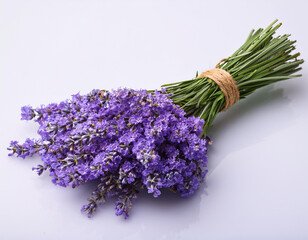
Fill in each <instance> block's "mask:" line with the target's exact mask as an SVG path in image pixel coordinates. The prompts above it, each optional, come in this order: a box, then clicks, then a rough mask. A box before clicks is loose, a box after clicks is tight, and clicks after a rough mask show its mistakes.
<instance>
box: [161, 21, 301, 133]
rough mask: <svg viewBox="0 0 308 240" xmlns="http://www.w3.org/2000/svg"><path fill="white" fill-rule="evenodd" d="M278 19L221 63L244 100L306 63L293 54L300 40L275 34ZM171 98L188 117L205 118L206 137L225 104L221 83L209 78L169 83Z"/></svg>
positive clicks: (168, 91)
mask: <svg viewBox="0 0 308 240" xmlns="http://www.w3.org/2000/svg"><path fill="white" fill-rule="evenodd" d="M276 22H277V20H275V21H274V22H273V23H272V24H270V25H269V26H268V27H267V28H266V29H261V28H260V29H258V30H257V31H255V30H252V31H251V32H250V34H249V36H248V38H247V40H246V42H245V43H244V44H243V45H242V46H241V47H240V48H239V49H238V50H237V51H236V52H235V53H234V54H233V55H232V56H230V57H228V58H227V59H224V60H223V61H222V62H221V63H219V64H218V66H217V68H221V69H224V70H225V71H227V72H228V73H230V74H231V76H232V77H233V79H234V80H235V82H236V84H237V86H238V90H239V93H240V99H242V98H245V97H246V96H248V95H249V94H251V93H253V92H254V91H255V90H256V89H258V88H261V87H264V86H266V85H269V84H272V83H275V82H278V81H282V80H286V79H290V78H294V77H300V76H301V75H293V74H294V73H295V72H297V71H299V70H300V69H301V67H300V65H301V64H302V63H303V62H304V61H303V60H302V59H300V60H299V59H297V57H298V56H299V55H300V54H299V53H295V54H293V53H292V52H293V50H294V49H295V46H294V43H295V42H296V41H291V40H289V36H290V35H289V34H285V35H283V36H278V37H273V35H274V34H275V32H276V30H277V29H278V28H279V27H280V26H281V23H279V24H276ZM162 87H163V88H165V89H166V92H167V93H168V94H171V96H170V98H172V99H173V102H174V103H175V104H177V105H180V106H181V107H182V108H183V109H184V110H185V112H186V114H187V116H197V117H200V118H202V119H204V120H205V124H204V128H203V132H202V136H201V137H203V136H205V135H206V132H207V130H208V129H209V127H210V126H211V124H212V122H213V121H214V119H215V117H216V115H217V114H218V113H219V112H220V111H221V109H222V108H223V107H224V105H225V97H224V94H223V92H222V91H221V90H220V88H219V86H218V85H217V84H216V83H215V82H214V81H213V80H211V79H209V78H195V79H192V80H187V81H182V82H177V83H171V84H165V85H163V86H162Z"/></svg>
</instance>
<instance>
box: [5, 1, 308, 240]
mask: <svg viewBox="0 0 308 240" xmlns="http://www.w3.org/2000/svg"><path fill="white" fill-rule="evenodd" d="M307 10H308V4H307V1H282V0H279V1H272V0H271V1H270V0H267V1H261V0H259V1H251V2H250V1H195V0H193V1H159V0H155V1H141V0H140V1H124V0H123V1H116V0H113V1H111V0H110V1H103V0H50V1H49V0H36V1H34V0H27V1H26V0H20V1H18V0H6V1H1V32H0V35H1V37H0V43H1V83H0V84H1V86H0V91H1V96H0V97H1V99H0V109H1V112H0V119H1V120H0V121H1V124H0V131H1V132H0V154H1V155H0V156H1V158H0V169H1V174H0V190H1V196H0V239H5V240H6V239H31V240H35V239H40V240H41V239H76V240H77V239H134V240H138V239H271V240H273V239H279V240H281V239H296V240H299V239H308V228H307V226H308V157H307V150H308V148H307V133H308V131H307V130H308V127H307V121H308V112H307V104H308V74H307V71H308V66H307V64H306V63H305V64H304V65H303V68H304V70H303V71H302V72H301V73H302V74H303V77H301V78H298V79H293V80H290V81H287V82H281V83H277V84H275V85H273V86H269V87H266V88H264V89H262V90H259V91H257V92H256V93H254V94H253V95H251V96H250V97H248V98H247V99H246V100H242V101H241V102H239V103H237V104H236V105H235V106H233V107H232V108H231V109H229V110H228V111H227V112H226V113H222V114H221V115H220V116H219V117H218V118H217V119H216V121H215V123H214V125H213V127H212V129H211V131H210V132H209V135H210V137H211V138H212V139H213V140H214V144H213V147H212V148H211V149H210V151H209V156H210V158H209V174H208V177H207V182H206V184H203V185H202V186H201V188H200V190H199V191H198V192H197V193H196V194H195V195H194V196H193V197H191V198H189V199H184V200H183V199H180V198H179V197H178V196H177V195H174V194H172V193H169V192H164V194H163V196H160V197H159V198H158V199H154V198H152V197H151V196H149V195H147V194H146V193H142V194H141V195H140V197H139V198H138V199H137V200H136V201H135V205H134V207H133V211H132V214H131V216H130V218H129V219H128V220H126V221H125V220H124V219H123V218H122V217H116V216H115V215H114V205H113V203H112V201H109V202H108V203H107V204H106V205H104V206H103V207H101V208H100V209H99V211H98V212H97V214H96V215H95V216H94V218H93V219H91V220H89V219H88V218H87V217H85V216H83V215H81V213H80V207H81V205H83V204H84V203H86V199H87V197H88V196H89V195H90V193H91V192H92V190H93V189H94V188H95V186H94V185H93V184H87V185H84V186H81V187H79V188H77V189H74V190H73V189H65V188H61V187H56V186H54V185H53V184H52V183H51V181H50V178H49V176H48V174H45V175H44V176H41V177H38V176H37V175H36V173H35V172H32V171H31V167H32V166H35V165H36V164H38V163H39V158H38V157H35V158H29V159H25V160H22V159H17V158H15V157H14V158H9V157H7V153H8V152H7V150H6V147H7V146H8V145H9V142H10V140H20V141H23V140H25V139H26V138H27V137H37V136H38V135H37V134H36V129H37V125H36V124H35V123H32V122H26V121H20V108H21V106H23V105H32V106H39V105H40V104H48V103H50V102H59V101H61V100H64V99H66V98H69V97H70V95H71V94H73V93H77V92H79V91H80V92H81V93H84V94H85V93H87V92H89V91H90V90H92V89H94V88H100V89H102V88H105V89H111V88H117V87H120V86H122V87H132V88H148V89H154V88H159V87H160V85H161V84H163V83H170V82H175V81H179V80H186V79H190V78H192V77H193V76H194V75H195V72H196V71H197V70H199V71H203V70H206V69H209V68H212V67H213V66H214V65H215V64H216V63H217V62H218V61H219V60H220V59H221V58H224V57H227V56H229V55H230V54H232V53H233V52H234V51H235V50H236V49H237V48H238V47H239V46H240V45H241V44H242V43H243V41H244V40H245V39H246V36H247V35H248V33H249V32H250V30H251V29H252V28H258V27H266V26H267V25H268V24H270V23H271V22H272V21H273V20H274V19H276V18H278V19H279V20H280V21H282V22H283V26H282V27H281V29H280V30H279V33H280V34H284V33H291V34H292V37H291V38H292V39H296V40H298V42H297V44H296V45H297V49H298V51H300V52H301V53H302V55H301V56H302V57H303V58H304V59H306V60H308V57H307V56H308V55H307V53H308V45H307V43H308V34H307V22H308V14H307Z"/></svg>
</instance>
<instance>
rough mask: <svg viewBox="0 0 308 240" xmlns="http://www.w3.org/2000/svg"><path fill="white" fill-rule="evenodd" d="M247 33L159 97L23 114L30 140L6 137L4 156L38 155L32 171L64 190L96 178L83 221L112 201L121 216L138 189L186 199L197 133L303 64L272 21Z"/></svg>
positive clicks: (131, 95)
mask: <svg viewBox="0 0 308 240" xmlns="http://www.w3.org/2000/svg"><path fill="white" fill-rule="evenodd" d="M276 22H277V20H276V21H275V22H273V23H272V24H271V25H270V26H269V27H267V28H266V29H264V30H263V29H258V30H257V31H252V32H251V33H250V34H249V36H248V38H247V40H246V42H245V43H244V44H243V45H242V46H241V47H240V48H239V49H238V50H237V51H236V52H235V53H234V54H233V55H232V56H231V57H229V58H226V59H223V60H222V61H221V62H219V63H218V64H217V66H216V67H215V68H214V69H212V70H208V71H205V72H203V73H202V74H201V75H199V76H198V75H197V76H196V78H194V79H192V80H188V81H183V82H179V83H173V84H166V85H164V86H162V87H163V88H162V89H161V90H159V91H157V90H155V91H147V90H133V89H126V88H120V89H118V90H111V91H107V90H93V91H92V92H90V93H89V94H86V95H80V94H79V93H78V94H75V95H73V96H72V99H70V100H66V101H63V102H60V103H58V104H56V103H52V104H49V105H47V106H41V107H38V108H32V107H30V106H24V107H22V109H21V111H22V113H21V117H22V119H23V120H34V121H36V122H37V123H38V124H39V129H38V133H39V135H40V139H30V138H28V139H26V141H25V142H24V143H23V144H19V143H18V142H17V141H11V144H10V147H9V148H8V150H10V151H11V152H10V154H9V156H12V155H16V156H18V157H21V158H25V157H28V156H32V155H34V154H39V155H40V157H41V160H42V164H40V165H38V166H37V167H34V168H33V170H35V171H36V172H37V173H38V175H41V174H42V173H43V172H44V171H47V170H48V171H49V175H50V176H51V178H52V182H53V183H54V184H56V185H60V186H63V187H67V186H71V187H73V188H75V187H77V186H79V185H80V184H83V183H86V182H88V181H93V180H98V185H97V188H96V190H95V191H94V192H93V193H92V196H91V197H90V198H89V199H88V203H87V204H86V205H84V206H83V207H82V212H85V213H86V214H87V215H88V216H89V217H91V216H92V215H93V213H94V212H95V210H96V209H97V207H98V206H99V205H101V204H103V203H104V202H105V201H106V199H107V198H110V197H115V198H116V202H115V209H116V215H123V216H124V217H125V218H127V217H128V215H129V211H130V210H131V207H132V202H133V199H134V198H136V197H137V194H138V192H139V191H140V190H141V189H146V190H147V192H148V193H149V194H153V197H158V196H159V195H160V194H161V189H163V188H167V189H170V190H172V191H174V192H176V193H178V194H179V195H181V196H182V197H188V196H190V195H192V194H193V193H194V192H195V191H196V190H197V189H198V188H199V186H200V184H201V183H202V182H203V181H204V179H205V176H206V173H207V168H206V167H207V161H208V159H207V155H206V154H207V150H208V146H209V145H210V144H211V141H210V139H209V137H207V136H206V133H207V130H208V128H209V127H210V126H211V124H212V122H213V120H214V119H215V116H216V115H217V114H218V113H219V112H220V111H224V110H226V109H228V108H229V107H231V106H232V105H233V104H234V103H236V102H237V101H238V100H239V99H241V98H244V97H246V96H248V95H249V94H251V93H252V92H254V91H255V90H256V89H258V88H260V87H263V86H266V85H268V84H271V83H274V82H277V81H281V80H286V79H289V78H294V77H299V76H300V75H293V74H294V73H295V72H297V71H299V70H300V69H301V68H300V65H301V64H302V63H303V60H298V59H297V57H298V56H299V53H295V54H293V53H292V52H293V50H294V49H295V46H294V43H295V41H291V40H289V35H283V36H278V37H274V36H273V35H274V34H275V31H276V30H277V29H278V28H279V27H280V26H281V24H277V25H275V24H276Z"/></svg>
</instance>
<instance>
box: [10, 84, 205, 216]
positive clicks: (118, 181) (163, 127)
mask: <svg viewBox="0 0 308 240" xmlns="http://www.w3.org/2000/svg"><path fill="white" fill-rule="evenodd" d="M22 119H24V120H30V119H34V121H36V122H37V123H38V124H39V128H38V133H39V134H40V136H41V138H40V139H38V140H31V139H27V140H26V142H25V143H24V144H22V145H20V144H18V142H16V141H12V142H11V146H10V147H9V150H10V151H11V153H10V154H9V155H12V154H16V155H17V156H18V157H22V158H25V157H27V156H32V155H33V154H35V153H37V154H39V155H40V156H41V159H42V164H40V165H38V166H37V167H35V168H33V170H36V171H37V173H38V174H39V175H40V174H42V172H44V171H46V170H48V171H49V175H50V176H51V178H52V182H53V183H54V184H56V185H60V186H63V187H67V186H71V187H73V188H74V187H77V186H79V185H80V184H83V183H85V182H88V181H91V180H94V179H98V180H99V185H98V186H97V189H96V190H95V191H94V192H93V194H92V197H90V198H89V203H88V204H86V205H84V206H83V207H82V211H83V212H85V213H87V214H88V216H89V217H90V216H92V214H93V213H94V211H95V210H96V209H97V207H98V206H99V205H101V204H103V203H104V202H105V201H106V199H107V198H109V197H116V198H117V200H116V202H115V209H116V215H123V216H124V217H125V218H127V217H128V215H129V211H130V210H131V208H132V203H133V200H134V199H135V198H136V197H137V194H138V192H139V191H140V189H142V188H145V189H146V190H147V192H148V193H149V194H153V197H158V196H159V195H161V189H163V188H169V189H171V190H173V191H174V192H177V193H178V194H180V195H181V196H182V197H187V196H189V195H192V194H193V193H194V192H195V191H196V190H197V189H198V187H199V186H200V183H201V182H202V181H203V180H204V177H205V175H206V172H207V170H206V166H207V155H206V153H207V144H208V139H200V138H199V135H200V133H201V132H202V127H203V124H204V121H203V120H201V119H199V118H196V117H189V118H187V117H185V112H184V110H183V109H181V108H179V107H178V106H176V105H174V104H173V103H172V100H170V99H169V98H168V96H167V95H165V94H162V93H160V92H158V91H156V92H154V93H147V91H146V90H132V89H118V90H113V91H110V92H109V91H104V90H103V91H102V90H93V91H92V92H91V93H89V94H87V95H80V94H76V95H73V96H72V99H71V100H66V101H63V102H60V103H59V104H49V105H47V106H42V107H40V108H36V109H34V108H31V107H29V106H26V107H23V108H22Z"/></svg>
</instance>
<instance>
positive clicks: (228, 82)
mask: <svg viewBox="0 0 308 240" xmlns="http://www.w3.org/2000/svg"><path fill="white" fill-rule="evenodd" d="M225 60H226V59H225V58H224V59H222V60H221V61H220V62H219V63H217V65H216V66H215V68H213V69H211V70H207V71H205V72H203V73H201V74H200V75H199V76H198V77H197V78H209V79H211V80H213V81H214V82H215V83H216V84H217V85H218V86H219V88H220V90H221V91H222V92H223V94H224V95H225V106H224V107H223V108H222V109H221V110H220V111H221V112H222V111H225V110H227V109H228V108H229V107H231V106H232V105H233V104H234V103H236V102H237V101H238V100H239V99H240V92H239V90H238V87H237V85H236V82H235V80H234V79H233V77H232V76H231V74H230V73H228V72H227V71H225V70H223V69H220V68H218V66H219V64H220V63H221V62H223V61H225Z"/></svg>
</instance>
